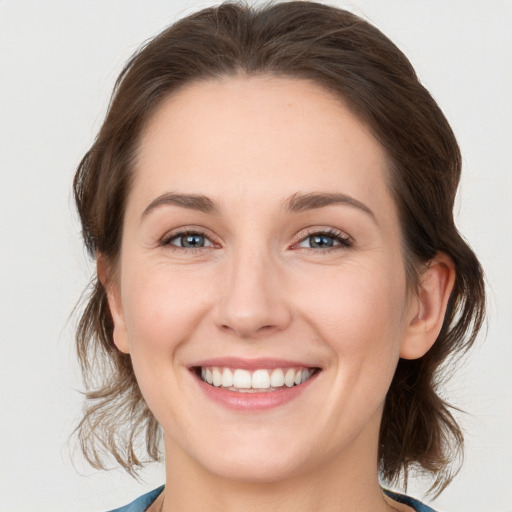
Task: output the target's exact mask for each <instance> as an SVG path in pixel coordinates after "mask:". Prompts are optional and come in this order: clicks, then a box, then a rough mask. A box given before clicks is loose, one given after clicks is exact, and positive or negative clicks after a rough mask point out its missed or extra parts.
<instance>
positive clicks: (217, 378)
mask: <svg viewBox="0 0 512 512" xmlns="http://www.w3.org/2000/svg"><path fill="white" fill-rule="evenodd" d="M212 377H213V385H214V386H216V387H219V386H220V385H221V384H222V373H221V372H220V370H219V368H217V367H216V366H214V367H213V368H212Z"/></svg>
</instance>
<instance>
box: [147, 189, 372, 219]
mask: <svg viewBox="0 0 512 512" xmlns="http://www.w3.org/2000/svg"><path fill="white" fill-rule="evenodd" d="M336 204H341V205H348V206H352V207H354V208H357V209H358V210H361V211H362V212H364V213H366V214H368V215H370V217H372V218H373V220H374V221H376V217H375V214H374V213H373V212H372V211H371V210H370V208H368V206H366V205H365V204H364V203H362V202H361V201H358V200H357V199H355V198H353V197H351V196H348V195H346V194H340V193H326V192H318V193H310V194H300V193H296V194H293V195H292V196H291V197H289V198H288V199H287V200H286V201H285V202H284V209H285V210H286V211H288V212H292V213H299V212H303V211H306V210H314V209H317V208H324V207H326V206H331V205H336ZM161 206H179V207H181V208H187V209H189V210H197V211H200V212H203V213H210V214H219V213H220V208H219V206H218V205H217V204H216V203H215V202H214V201H212V200H211V199H210V198H209V197H207V196H203V195H199V194H177V193H173V192H167V193H165V194H162V195H161V196H158V197H157V198H156V199H154V200H153V201H151V203H149V205H148V206H147V207H146V209H145V210H144V212H143V213H142V216H141V219H143V218H144V217H146V216H147V215H148V214H149V213H150V212H152V211H153V210H155V209H157V208H159V207H161Z"/></svg>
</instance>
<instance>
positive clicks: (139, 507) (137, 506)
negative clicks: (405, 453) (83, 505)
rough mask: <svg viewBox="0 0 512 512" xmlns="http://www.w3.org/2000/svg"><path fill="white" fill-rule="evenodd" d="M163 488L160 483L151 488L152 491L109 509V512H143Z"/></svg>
mask: <svg viewBox="0 0 512 512" xmlns="http://www.w3.org/2000/svg"><path fill="white" fill-rule="evenodd" d="M163 488H164V486H163V485H161V486H160V487H158V488H157V489H153V490H152V491H149V492H147V493H146V494H143V495H142V496H139V497H138V498H137V499H136V500H134V501H132V502H131V503H129V504H128V505H125V506H124V507H120V508H116V509H114V510H110V511H109V512H144V511H145V510H147V509H148V507H149V506H150V505H151V504H152V503H153V502H154V501H155V500H156V499H157V498H158V495H159V494H160V493H161V492H162V490H163Z"/></svg>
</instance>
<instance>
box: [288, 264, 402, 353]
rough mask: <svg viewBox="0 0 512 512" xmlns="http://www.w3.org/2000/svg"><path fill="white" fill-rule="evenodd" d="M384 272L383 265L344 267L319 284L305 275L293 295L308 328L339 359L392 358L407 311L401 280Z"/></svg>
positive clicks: (399, 275)
mask: <svg viewBox="0 0 512 512" xmlns="http://www.w3.org/2000/svg"><path fill="white" fill-rule="evenodd" d="M383 268H384V269H385V268H386V265H385V264H384V263H383V262H381V263H380V264H377V265H375V264H372V265H370V264H368V265H366V266H365V265H361V264H358V265H355V264H346V265H344V266H343V267H340V268H339V269H335V270H334V271H333V272H331V273H330V275H328V276H327V275H324V276H323V278H322V279H321V280H320V279H319V277H320V276H314V275H312V274H310V275H309V276H308V278H307V279H306V280H304V281H303V282H302V286H301V288H302V291H300V292H299V291H297V292H296V294H297V296H300V297H301V305H300V306H299V307H300V309H301V311H302V312H303V314H304V316H306V317H307V318H308V321H309V323H310V324H311V325H314V326H315V327H316V329H317V331H318V334H319V336H320V338H322V339H324V340H328V342H329V344H330V345H331V349H332V350H334V351H335V352H337V353H338V354H340V355H343V357H346V358H348V357H354V358H364V359H372V358H373V359H379V358H382V356H386V357H387V358H389V357H390V356H391V357H392V358H395V357H397V354H398V352H399V347H400V342H401V338H402V333H403V317H404V311H405V307H406V292H405V290H406V286H405V274H404V272H401V271H400V269H398V270H397V269H395V268H393V269H390V270H389V271H388V272H383ZM318 283H322V284H321V286H319V285H318Z"/></svg>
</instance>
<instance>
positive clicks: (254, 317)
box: [216, 248, 292, 339]
mask: <svg viewBox="0 0 512 512" xmlns="http://www.w3.org/2000/svg"><path fill="white" fill-rule="evenodd" d="M225 264H226V272H225V273H223V274H224V275H223V276H222V279H223V281H224V283H223V284H222V285H221V287H222V289H223V294H222V297H221V299H220V300H219V302H218V303H217V315H216V317H217V318H216V320H217V325H218V327H219V328H220V329H221V330H223V331H225V332H229V333H232V334H235V335H237V336H238V337H240V338H244V339H251V338H259V337H262V336H265V335H269V334H271V333H275V332H279V331H282V330H284V329H286V327H287V326H288V325H289V323H290V321H291V318H292V313H291V309H290V305H289V303H288V300H287V298H286V286H285V279H284V275H283V274H284V272H283V270H282V269H281V268H280V267H279V265H278V264H277V262H275V261H273V260H272V258H271V256H270V254H269V251H268V250H265V249H254V250H250V249H249V248H246V249H243V250H240V251H236V253H234V254H233V257H232V258H230V259H229V262H225Z"/></svg>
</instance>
